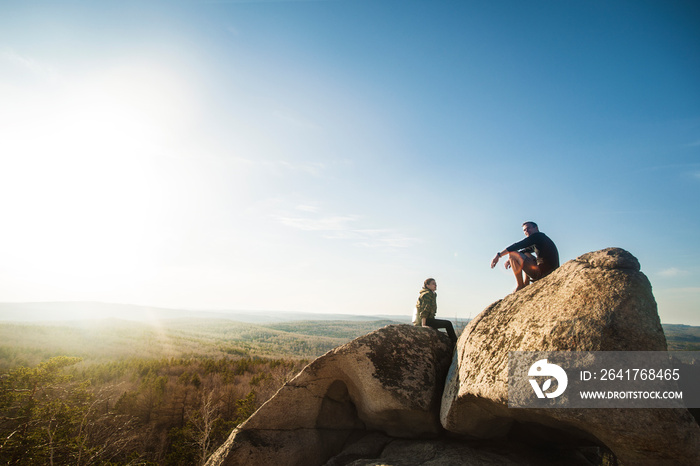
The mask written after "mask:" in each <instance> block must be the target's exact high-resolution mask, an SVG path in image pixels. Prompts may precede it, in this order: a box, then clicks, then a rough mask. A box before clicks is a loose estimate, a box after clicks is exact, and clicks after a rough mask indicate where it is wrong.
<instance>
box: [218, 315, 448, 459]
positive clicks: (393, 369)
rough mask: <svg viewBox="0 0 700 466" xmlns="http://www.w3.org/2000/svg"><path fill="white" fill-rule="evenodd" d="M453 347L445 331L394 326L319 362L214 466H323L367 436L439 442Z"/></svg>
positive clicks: (235, 436)
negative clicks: (368, 433)
mask: <svg viewBox="0 0 700 466" xmlns="http://www.w3.org/2000/svg"><path fill="white" fill-rule="evenodd" d="M452 349H453V345H452V343H451V342H450V340H449V338H448V337H447V336H446V335H445V334H444V333H441V332H437V331H435V330H433V329H430V328H421V327H414V326H411V325H389V326H387V327H384V328H382V329H379V330H377V331H375V332H372V333H370V334H368V335H365V336H364V337H360V338H358V339H355V340H353V341H351V342H350V343H347V344H346V345H343V346H341V347H338V348H336V349H334V350H332V351H330V352H328V353H327V354H325V355H324V356H321V357H320V358H318V359H316V360H315V361H313V362H312V363H311V364H309V365H308V366H307V367H306V368H305V369H304V370H303V371H302V372H300V373H299V375H297V376H296V377H295V378H294V379H292V380H291V381H289V382H288V383H287V384H285V385H284V386H283V387H282V388H281V389H280V390H279V392H277V394H276V395H275V396H273V397H272V398H271V399H270V400H268V401H267V402H266V403H265V404H264V405H263V406H261V407H260V409H259V410H258V411H256V412H255V414H253V416H251V417H250V418H249V419H248V420H247V421H246V422H245V423H243V424H241V425H240V426H239V427H238V428H236V429H235V430H234V431H233V433H232V434H231V435H230V437H229V438H228V440H227V441H226V442H225V443H224V445H222V446H221V447H220V448H219V449H218V450H217V451H216V452H215V454H214V455H213V456H212V457H211V458H210V459H209V461H208V463H207V464H208V465H210V466H214V465H251V464H261V465H262V464H266V465H268V464H269V465H275V466H284V465H305V466H306V465H309V466H310V465H320V464H323V463H324V462H325V461H327V460H328V458H330V457H332V456H333V455H335V454H337V453H338V452H339V451H341V450H342V448H343V446H344V445H345V444H346V442H348V441H352V440H353V439H354V438H355V437H359V436H362V435H364V434H365V432H366V431H368V430H369V431H378V432H383V433H385V434H387V435H391V436H393V437H403V438H412V437H422V438H425V437H436V436H437V435H438V434H439V433H440V432H442V427H441V425H440V421H439V410H440V398H441V395H442V388H443V384H444V380H445V376H446V374H447V369H448V367H449V366H450V361H451V357H452Z"/></svg>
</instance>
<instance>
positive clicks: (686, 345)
mask: <svg viewBox="0 0 700 466" xmlns="http://www.w3.org/2000/svg"><path fill="white" fill-rule="evenodd" d="M663 328H664V333H665V334H666V341H667V342H668V349H669V351H700V327H693V326H692V325H677V324H663Z"/></svg>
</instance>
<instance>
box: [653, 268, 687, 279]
mask: <svg viewBox="0 0 700 466" xmlns="http://www.w3.org/2000/svg"><path fill="white" fill-rule="evenodd" d="M685 273H686V272H685V271H684V270H681V269H679V268H676V267H671V268H668V269H664V270H662V271H660V272H659V273H658V274H659V275H660V276H662V277H665V278H673V277H678V276H680V275H685Z"/></svg>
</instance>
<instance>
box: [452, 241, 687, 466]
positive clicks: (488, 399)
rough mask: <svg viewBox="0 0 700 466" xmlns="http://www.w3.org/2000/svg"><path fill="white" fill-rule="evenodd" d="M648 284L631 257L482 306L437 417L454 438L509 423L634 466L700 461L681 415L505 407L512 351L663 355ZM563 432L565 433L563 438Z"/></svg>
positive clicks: (588, 265)
mask: <svg viewBox="0 0 700 466" xmlns="http://www.w3.org/2000/svg"><path fill="white" fill-rule="evenodd" d="M665 350H666V339H665V336H664V333H663V329H662V327H661V323H660V321H659V316H658V313H657V309H656V302H655V300H654V297H653V295H652V292H651V285H650V283H649V281H648V279H647V278H646V276H645V275H644V274H643V273H642V272H641V271H640V266H639V262H638V261H637V259H636V258H634V256H632V255H631V254H630V253H628V252H627V251H624V250H622V249H618V248H609V249H605V250H602V251H597V252H592V253H588V254H584V255H582V256H580V257H579V258H577V259H575V260H572V261H569V262H567V263H565V264H564V265H562V266H561V267H559V268H558V269H557V270H555V271H554V272H553V273H552V274H551V275H549V276H547V277H545V278H544V279H542V280H540V281H537V282H535V283H533V284H532V285H530V286H527V287H526V288H524V289H523V290H521V291H518V292H515V293H513V294H510V295H508V296H507V297H506V298H504V299H503V300H500V301H497V302H496V303H494V304H492V305H491V306H489V307H488V308H487V309H485V310H484V311H483V312H482V313H481V314H480V315H479V316H477V317H476V318H475V319H474V320H473V321H472V322H471V323H470V324H469V326H468V327H467V328H466V329H465V331H464V332H463V333H462V335H461V337H460V339H459V342H458V345H457V355H456V357H455V359H454V361H453V364H452V367H451V368H450V372H449V375H448V379H447V381H446V384H445V392H444V394H443V398H442V405H441V413H440V418H441V422H442V424H443V426H444V427H445V428H446V429H447V430H448V431H451V432H454V433H458V434H462V435H464V436H467V437H470V438H496V437H501V436H504V435H506V433H508V432H509V431H511V429H512V428H513V427H515V426H516V425H519V426H520V428H521V429H522V426H527V428H526V429H525V430H528V431H530V432H531V433H536V432H537V430H538V429H541V432H542V435H543V436H547V435H551V434H552V433H557V435H560V437H561V438H560V440H561V441H564V440H563V439H564V438H566V441H576V439H580V440H581V441H583V442H585V441H588V442H595V443H598V444H603V445H605V446H606V447H608V448H609V449H610V450H612V451H613V453H614V454H615V455H616V456H617V457H618V459H620V460H621V461H622V462H623V464H628V465H643V464H649V465H659V464H669V465H670V464H674V465H675V464H700V428H699V427H698V425H697V423H695V421H694V419H693V418H692V416H691V415H690V414H689V413H688V411H687V410H685V409H644V408H643V409H561V408H558V409H509V408H508V406H507V403H508V357H509V352H510V351H665ZM562 434H565V435H562Z"/></svg>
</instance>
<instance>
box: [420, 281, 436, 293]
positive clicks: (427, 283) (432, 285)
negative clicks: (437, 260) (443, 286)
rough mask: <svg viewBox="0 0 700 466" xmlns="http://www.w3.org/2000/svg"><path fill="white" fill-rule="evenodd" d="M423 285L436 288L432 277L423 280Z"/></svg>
mask: <svg viewBox="0 0 700 466" xmlns="http://www.w3.org/2000/svg"><path fill="white" fill-rule="evenodd" d="M423 287H425V288H427V289H429V290H433V291H435V290H436V289H437V283H436V282H435V279H434V278H427V279H426V280H425V281H424V282H423Z"/></svg>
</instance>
